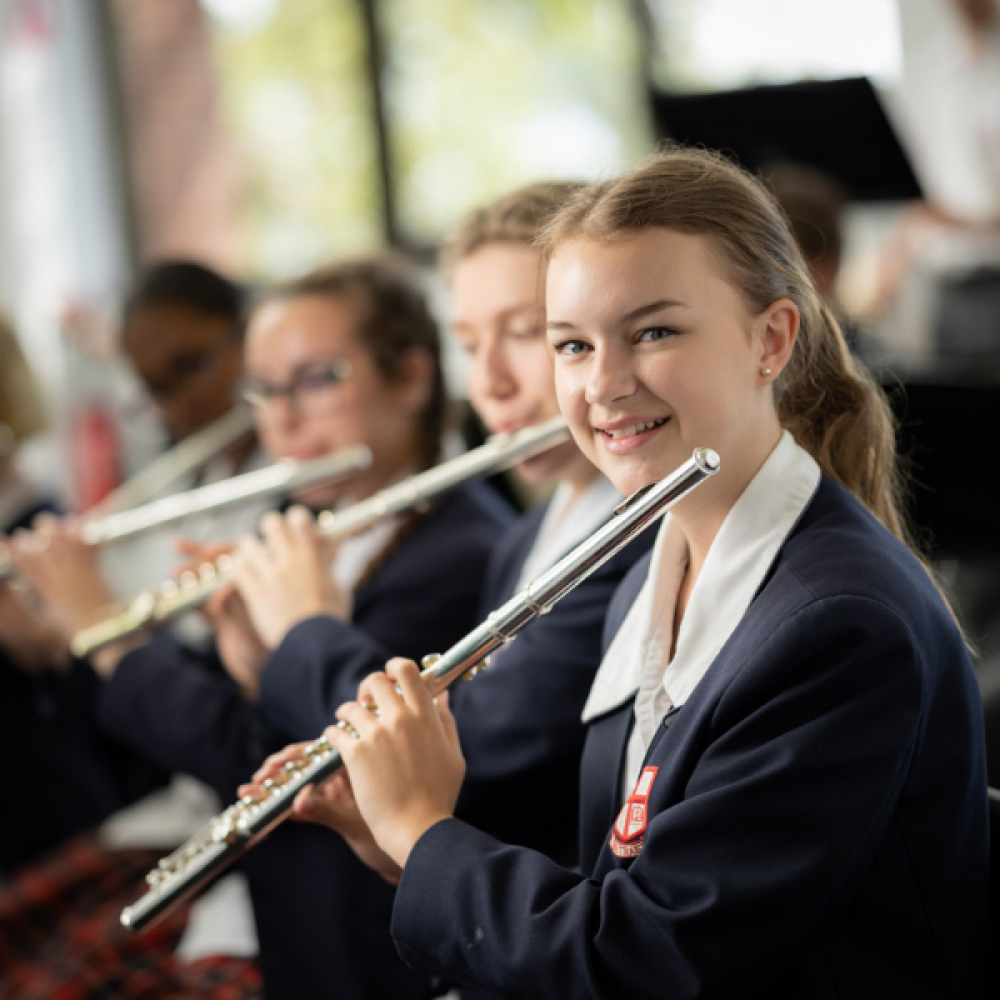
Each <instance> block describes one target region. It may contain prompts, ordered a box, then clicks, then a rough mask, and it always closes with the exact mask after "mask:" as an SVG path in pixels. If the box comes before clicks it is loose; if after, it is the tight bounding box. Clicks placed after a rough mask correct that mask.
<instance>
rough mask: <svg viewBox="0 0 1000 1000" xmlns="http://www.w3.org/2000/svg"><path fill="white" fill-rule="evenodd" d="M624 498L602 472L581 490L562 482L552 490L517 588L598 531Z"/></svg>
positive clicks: (526, 583)
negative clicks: (578, 490)
mask: <svg viewBox="0 0 1000 1000" xmlns="http://www.w3.org/2000/svg"><path fill="white" fill-rule="evenodd" d="M621 502H622V495H621V494H620V493H619V492H618V491H617V490H616V489H615V488H614V486H612V485H611V481H610V480H609V479H608V478H607V477H606V476H602V475H600V474H598V475H596V476H595V477H594V479H593V480H592V481H591V482H590V483H589V484H588V485H587V486H586V487H585V488H584V489H583V490H581V491H580V492H579V493H577V494H575V495H574V490H573V486H572V485H571V484H570V483H567V482H561V483H560V484H559V485H558V486H557V487H556V490H555V493H553V494H552V499H551V500H550V501H549V506H548V510H546V512H545V516H544V518H543V519H542V523H541V526H540V527H539V529H538V534H537V535H536V536H535V541H534V543H533V544H532V546H531V551H530V552H529V553H528V558H527V559H526V560H525V561H524V566H523V567H522V569H521V575H520V577H519V578H518V584H517V589H518V590H521V589H523V588H524V587H526V586H527V585H528V584H529V583H531V581H532V580H534V579H536V578H537V577H539V576H541V574H542V573H544V572H545V571H546V570H548V569H549V568H551V567H552V566H554V565H555V563H556V561H557V560H558V559H561V558H562V557H563V556H564V555H566V553H567V552H569V550H570V549H571V548H573V546H574V545H576V544H577V543H579V542H581V541H582V540H583V539H584V538H586V537H587V536H588V535H590V534H592V533H593V532H594V531H596V530H597V529H598V528H599V527H600V526H601V525H602V524H604V522H605V521H607V520H608V519H609V518H610V517H611V514H612V513H613V511H614V509H615V507H617V506H618V505H619V504H620V503H621Z"/></svg>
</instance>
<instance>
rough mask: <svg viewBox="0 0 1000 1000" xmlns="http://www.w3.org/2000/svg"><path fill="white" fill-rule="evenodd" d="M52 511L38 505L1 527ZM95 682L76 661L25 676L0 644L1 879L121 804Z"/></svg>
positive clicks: (120, 781)
mask: <svg viewBox="0 0 1000 1000" xmlns="http://www.w3.org/2000/svg"><path fill="white" fill-rule="evenodd" d="M42 513H57V511H56V509H55V508H54V506H53V505H52V504H50V503H47V502H38V503H35V504H33V505H32V506H30V507H29V508H27V509H25V510H24V511H22V512H21V513H20V515H19V516H18V517H17V518H15V519H14V520H13V521H12V522H11V523H9V524H7V525H6V526H5V528H4V530H5V531H7V532H13V531H16V530H17V529H18V528H28V527H30V525H31V522H32V521H33V520H34V518H35V517H36V515H38V514H42ZM95 688H96V684H95V680H94V677H93V675H92V674H91V673H90V671H89V670H87V669H86V668H85V667H84V666H83V665H82V664H78V663H74V664H72V665H71V667H70V669H69V671H68V672H65V673H61V672H60V673H57V672H55V671H53V670H50V669H44V670H43V669H40V670H39V671H38V672H36V673H27V672H25V671H24V670H22V669H20V667H18V666H17V665H16V664H15V663H14V662H13V661H12V660H11V658H10V657H9V656H8V655H7V653H6V652H5V651H4V649H3V648H2V647H0V758H2V759H3V760H5V761H7V762H8V764H9V766H7V767H5V768H4V769H3V776H2V778H0V795H2V797H3V799H4V802H5V803H6V807H5V808H4V811H3V820H2V821H0V874H5V875H10V874H11V873H12V872H13V871H14V869H15V868H17V867H18V866H19V865H21V864H22V863H24V862H26V861H28V860H30V859H31V858H34V857H36V856H37V855H39V854H41V853H42V852H43V851H47V850H49V849H50V848H52V847H55V846H56V845H57V844H59V843H60V842H61V841H63V840H64V839H66V838H67V837H70V836H72V835H73V834H75V833H79V832H80V831H82V830H85V829H88V828H89V827H91V826H93V825H94V824H96V823H99V822H100V821H101V820H103V819H104V818H106V817H107V816H108V815H110V814H111V813H112V812H114V811H115V810H116V809H118V808H120V807H121V806H123V805H125V802H126V793H127V788H126V785H127V782H126V781H125V780H124V777H125V776H124V774H123V773H122V765H123V761H122V760H121V759H120V758H121V751H120V748H117V747H115V746H113V745H112V744H111V743H109V742H108V741H107V740H105V739H104V738H103V737H102V735H101V734H100V733H99V732H98V730H97V726H96V724H95V721H94V711H93V709H94V698H95V693H96V691H95Z"/></svg>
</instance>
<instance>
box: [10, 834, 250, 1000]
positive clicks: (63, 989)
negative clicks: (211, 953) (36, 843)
mask: <svg viewBox="0 0 1000 1000" xmlns="http://www.w3.org/2000/svg"><path fill="white" fill-rule="evenodd" d="M160 853H162V852H154V851H137V850H130V851H108V850H107V849H106V848H104V847H102V846H101V844H100V843H99V841H98V839H97V837H96V835H95V834H86V835H84V836H82V837H77V838H75V839H74V840H72V841H70V842H68V843H67V844H65V845H63V846H62V847H61V848H59V849H58V850H57V851H55V852H53V853H52V854H50V855H49V856H48V857H47V858H46V859H44V860H43V861H41V862H39V863H38V864H36V865H32V866H31V867H29V868H26V869H24V870H23V871H22V872H21V873H19V874H18V876H17V878H16V879H15V880H14V881H13V882H12V883H10V884H9V885H7V886H4V887H3V888H0V996H2V997H4V998H7V997H11V998H15V997H16V998H17V1000H167V998H170V1000H179V998H182V997H183V998H188V997H191V998H193V997H199V998H207V1000H259V998H261V997H262V996H263V990H262V986H261V977H260V972H259V971H258V969H257V967H256V965H254V963H253V962H250V961H247V960H245V959H238V958H221V957H220V958H207V959H203V960H202V961H199V962H193V963H191V964H190V965H186V964H182V963H180V962H178V961H177V959H176V958H174V949H175V948H176V947H177V942H178V941H179V940H180V936H181V933H182V932H183V930H184V926H185V924H186V923H187V917H188V907H186V906H185V907H182V908H180V909H178V910H177V911H175V912H174V913H172V914H171V915H170V916H169V917H167V918H166V919H165V920H163V921H162V922H161V923H160V924H158V925H157V926H156V927H155V928H153V929H152V930H151V931H148V932H147V933H145V934H142V935H134V934H132V933H131V932H130V931H127V930H125V929H124V928H123V927H122V926H121V924H120V923H119V920H118V916H119V914H120V913H121V910H122V907H123V906H126V905H128V904H129V903H131V902H134V901H135V899H136V898H137V896H139V895H140V894H141V893H142V891H143V888H144V886H145V881H144V880H145V875H146V872H147V871H149V869H150V868H152V867H154V866H155V864H156V862H157V860H158V858H159V855H160Z"/></svg>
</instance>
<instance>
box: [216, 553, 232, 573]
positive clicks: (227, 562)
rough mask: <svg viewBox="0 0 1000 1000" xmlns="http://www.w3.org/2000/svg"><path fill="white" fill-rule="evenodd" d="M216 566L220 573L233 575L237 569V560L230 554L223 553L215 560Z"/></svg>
mask: <svg viewBox="0 0 1000 1000" xmlns="http://www.w3.org/2000/svg"><path fill="white" fill-rule="evenodd" d="M215 566H216V569H217V570H218V571H219V572H220V573H232V571H233V570H234V569H236V559H235V558H234V557H233V556H232V555H231V554H230V553H229V552H223V553H222V555H221V556H219V558H218V559H216V560H215Z"/></svg>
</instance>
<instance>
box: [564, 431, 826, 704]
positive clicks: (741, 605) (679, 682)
mask: <svg viewBox="0 0 1000 1000" xmlns="http://www.w3.org/2000/svg"><path fill="white" fill-rule="evenodd" d="M819 481H820V469H819V466H818V465H817V464H816V462H815V461H814V460H813V458H812V457H811V456H810V455H809V454H808V453H807V452H806V451H805V450H804V449H803V448H800V447H799V446H798V445H797V444H796V443H795V440H794V438H792V436H791V434H789V433H788V432H787V431H784V432H783V433H782V436H781V439H780V441H779V442H778V444H777V446H776V447H775V449H774V451H772V452H771V454H770V455H769V456H768V458H767V460H766V461H765V462H764V464H763V465H762V466H761V468H760V470H759V471H758V472H757V475H756V476H754V478H753V479H752V480H751V481H750V484H749V485H748V486H747V487H746V489H745V490H744V491H743V494H742V495H741V496H740V498H739V499H738V500H737V501H736V503H735V504H734V506H733V509H732V510H731V511H730V512H729V515H728V516H727V517H726V520H725V521H724V522H723V525H722V528H721V529H720V530H719V533H718V535H717V536H716V538H715V541H714V542H713V543H712V547H711V549H710V550H709V553H708V557H707V558H706V560H705V565H704V566H703V567H702V570H701V573H700V575H699V577H698V580H697V582H696V584H695V586H694V589H693V590H692V592H691V596H690V599H689V601H688V606H687V609H686V611H685V613H684V619H683V621H682V622H681V629H680V633H679V635H678V636H677V642H676V644H675V646H676V652H675V654H674V658H673V660H672V661H671V662H670V665H669V666H668V667H667V668H666V670H664V668H663V665H664V663H665V660H666V657H667V656H669V650H670V646H671V644H672V639H673V614H672V612H671V614H670V615H669V616H668V617H669V620H668V621H663V620H659V616H657V620H656V621H653V617H654V608H653V603H654V598H655V596H656V595H655V590H656V581H657V578H658V575H659V573H660V566H661V560H663V559H664V557H665V551H667V552H669V556H668V557H669V558H670V559H671V560H673V561H677V560H679V559H681V558H683V557H682V555H681V554H680V553H679V552H674V551H673V549H674V543H673V541H672V540H673V539H675V538H676V533H675V532H674V531H671V528H670V525H671V518H670V515H669V514H668V515H667V517H666V518H665V519H664V521H663V523H662V524H661V525H660V529H659V532H658V534H657V539H656V545H655V546H654V548H653V556H652V560H651V562H650V567H649V573H648V575H647V578H646V582H645V584H644V585H643V588H642V590H641V591H640V592H639V595H638V597H637V598H636V601H635V603H634V604H633V605H632V608H631V609H630V611H629V613H628V615H627V616H626V618H625V620H624V622H623V623H622V625H621V628H620V629H619V630H618V634H617V635H616V636H615V638H614V641H613V642H612V644H611V646H610V647H609V649H608V652H607V654H606V655H605V657H604V661H603V662H602V663H601V667H600V669H599V670H598V672H597V675H596V677H595V678H594V684H593V687H592V688H591V692H590V697H589V698H588V699H587V704H586V705H585V707H584V711H583V721H584V722H588V721H590V720H591V719H593V718H596V717H597V716H598V715H602V714H603V713H605V712H607V711H610V710H611V709H613V708H617V707H618V706H619V705H622V704H624V703H625V702H626V701H628V700H629V699H630V698H631V697H632V696H633V695H634V694H635V692H636V691H637V690H638V689H639V688H640V684H641V682H642V679H643V675H644V674H645V673H647V672H648V671H659V673H660V674H661V675H662V678H663V688H664V689H665V691H666V693H667V695H668V697H669V699H670V702H671V704H673V705H683V704H684V702H685V701H687V699H688V697H690V695H691V692H692V691H694V689H695V688H696V687H697V685H698V683H699V681H700V680H701V679H702V677H704V675H705V673H706V671H707V670H708V668H709V667H710V666H711V665H712V662H713V661H714V660H715V658H716V656H717V655H718V653H719V650H721V649H722V647H723V645H724V644H725V643H726V641H727V640H728V639H729V636H730V635H731V634H732V633H733V630H734V629H735V628H736V626H737V625H738V624H739V622H740V620H741V619H742V617H743V615H744V614H745V613H746V610H747V608H748V607H749V605H750V602H751V601H752V600H753V597H754V594H756V592H757V590H758V588H759V587H760V584H761V582H762V581H763V579H764V577H765V575H766V574H767V572H768V570H769V569H770V567H771V564H772V563H773V562H774V559H775V558H776V556H777V554H778V552H779V550H780V549H781V546H782V545H783V544H784V541H785V539H786V538H787V536H788V534H789V532H790V531H791V530H792V528H793V527H794V526H795V524H796V522H797V521H798V519H799V517H801V515H802V512H803V511H804V510H805V508H806V506H807V505H808V504H809V501H810V500H811V499H812V497H813V494H814V493H815V492H816V488H817V487H818V485H819ZM672 578H675V579H676V583H675V585H679V583H680V575H679V574H676V573H675V574H673V576H672ZM660 603H661V605H662V604H663V602H662V601H661V602H660ZM666 603H669V605H670V607H671V609H672V608H673V601H667V602H666ZM651 652H655V653H657V655H656V656H650V653H651ZM664 654H665V655H664ZM642 687H643V688H644V689H648V690H655V687H656V685H655V684H653V685H650V684H649V683H648V682H647V683H646V684H642Z"/></svg>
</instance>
